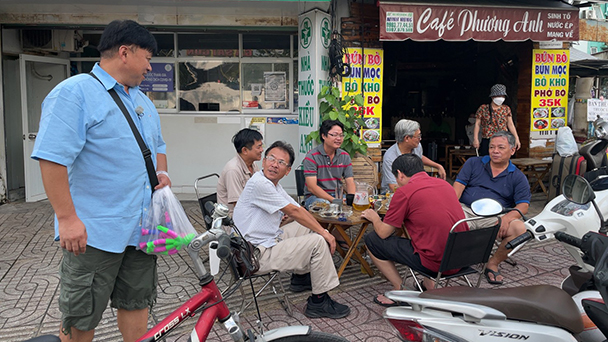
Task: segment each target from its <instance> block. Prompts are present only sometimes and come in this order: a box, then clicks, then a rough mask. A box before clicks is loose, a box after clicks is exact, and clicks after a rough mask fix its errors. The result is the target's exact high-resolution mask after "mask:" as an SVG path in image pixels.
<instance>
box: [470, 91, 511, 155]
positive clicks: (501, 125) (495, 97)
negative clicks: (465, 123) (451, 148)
mask: <svg viewBox="0 0 608 342" xmlns="http://www.w3.org/2000/svg"><path fill="white" fill-rule="evenodd" d="M506 97H507V87H505V86H504V85H503V84H495V85H493V86H492V88H491V89H490V98H491V99H492V101H491V102H490V103H489V104H482V105H481V106H479V109H477V113H476V114H475V117H476V119H477V120H476V121H475V129H474V132H473V147H475V148H476V149H478V150H479V155H480V156H485V155H488V147H489V146H490V138H491V137H492V135H493V134H494V133H496V132H499V131H509V132H511V134H513V135H514V136H515V148H516V149H517V150H519V148H520V147H521V143H520V142H519V136H518V135H517V130H516V129H515V125H514V124H513V116H512V114H511V108H509V106H507V105H506V104H503V102H504V101H505V98H506ZM480 129H481V141H479V132H480Z"/></svg>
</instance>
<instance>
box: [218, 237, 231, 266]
mask: <svg viewBox="0 0 608 342" xmlns="http://www.w3.org/2000/svg"><path fill="white" fill-rule="evenodd" d="M217 256H218V257H219V258H220V259H223V260H226V259H228V257H229V256H230V236H228V235H226V234H222V235H220V236H219V238H218V239H217Z"/></svg>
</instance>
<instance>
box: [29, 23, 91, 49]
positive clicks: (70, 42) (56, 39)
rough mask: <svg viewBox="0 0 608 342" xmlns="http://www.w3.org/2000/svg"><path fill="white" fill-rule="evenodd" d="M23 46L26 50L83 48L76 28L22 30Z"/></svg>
mask: <svg viewBox="0 0 608 342" xmlns="http://www.w3.org/2000/svg"><path fill="white" fill-rule="evenodd" d="M21 47H22V48H23V49H24V50H42V51H53V52H60V51H68V52H78V51H79V49H80V48H82V46H81V44H80V43H79V42H78V41H77V40H76V35H75V31H74V30H50V29H33V30H29V29H26V30H21Z"/></svg>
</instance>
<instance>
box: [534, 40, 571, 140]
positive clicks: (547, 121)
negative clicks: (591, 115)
mask: <svg viewBox="0 0 608 342" xmlns="http://www.w3.org/2000/svg"><path fill="white" fill-rule="evenodd" d="M569 69H570V51H569V50H543V49H535V50H532V105H531V115H532V118H531V120H530V122H531V128H530V131H531V132H535V131H536V132H539V131H541V132H547V131H556V130H557V129H558V128H560V127H563V126H565V125H566V123H567V122H568V120H567V119H568V74H569Z"/></svg>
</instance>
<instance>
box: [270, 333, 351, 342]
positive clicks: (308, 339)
mask: <svg viewBox="0 0 608 342" xmlns="http://www.w3.org/2000/svg"><path fill="white" fill-rule="evenodd" d="M273 342H348V340H347V339H345V338H344V337H342V336H337V335H332V334H328V333H324V332H320V331H311V332H310V334H308V335H298V336H286V337H281V338H278V339H276V340H273Z"/></svg>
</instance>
